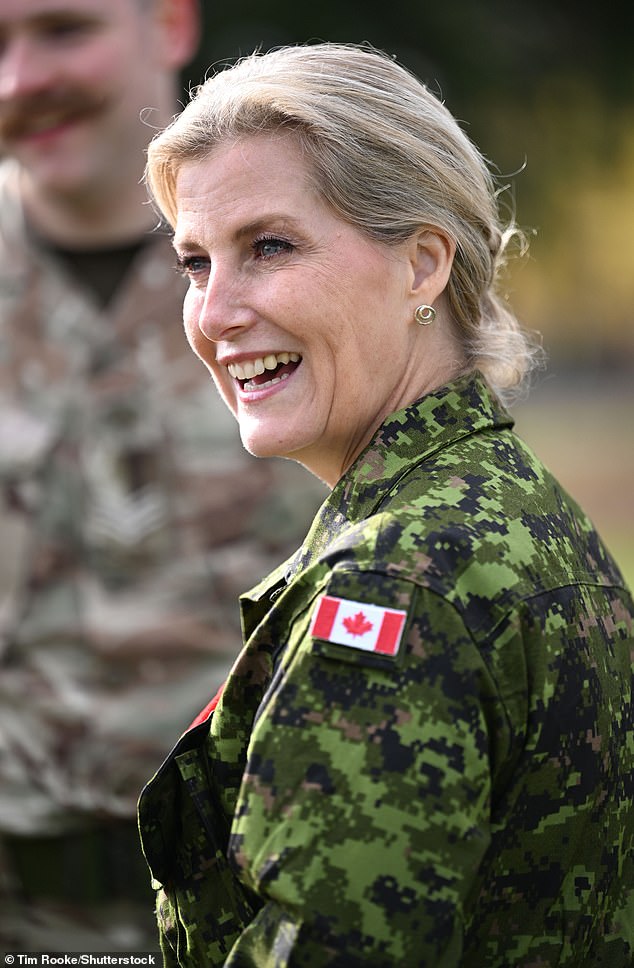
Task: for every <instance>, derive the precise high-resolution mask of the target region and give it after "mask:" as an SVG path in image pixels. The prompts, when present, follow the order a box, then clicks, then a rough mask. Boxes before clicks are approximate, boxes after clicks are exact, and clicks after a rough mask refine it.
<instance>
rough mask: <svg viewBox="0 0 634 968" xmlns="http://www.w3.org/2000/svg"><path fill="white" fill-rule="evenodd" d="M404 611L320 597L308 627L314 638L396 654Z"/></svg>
mask: <svg viewBox="0 0 634 968" xmlns="http://www.w3.org/2000/svg"><path fill="white" fill-rule="evenodd" d="M406 617H407V612H403V611H401V610H400V609H395V608H382V607H381V606H380V605H367V604H366V603H365V602H355V601H353V600H352V599H350V598H335V597H334V596H333V595H322V597H321V598H320V599H319V601H318V602H317V607H316V609H315V614H314V615H313V620H312V623H311V626H310V634H311V635H312V637H313V638H315V639H325V640H326V641H327V642H336V643H337V645H348V646H350V647H351V648H353V649H362V650H363V651H364V652H375V653H377V655H396V654H397V653H398V649H399V646H400V644H401V635H402V634H403V626H404V625H405V619H406Z"/></svg>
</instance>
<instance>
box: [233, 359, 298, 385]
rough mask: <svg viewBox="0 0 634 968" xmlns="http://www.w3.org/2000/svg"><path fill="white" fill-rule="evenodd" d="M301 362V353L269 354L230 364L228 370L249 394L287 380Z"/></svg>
mask: <svg viewBox="0 0 634 968" xmlns="http://www.w3.org/2000/svg"><path fill="white" fill-rule="evenodd" d="M300 360H301V356H300V355H299V353H269V354H268V355H267V356H258V357H256V358H255V359H253V360H246V361H245V362H244V363H229V365H228V367H227V370H228V371H229V375H230V376H231V377H232V378H233V379H234V380H237V381H238V382H239V383H240V384H241V386H242V389H243V390H245V391H247V392H249V391H253V390H262V389H263V388H265V387H270V386H273V385H274V384H276V383H280V382H281V381H282V380H287V379H288V378H289V376H290V375H291V373H292V372H293V370H295V369H296V368H297V365H298V364H299V362H300ZM269 374H271V375H270V376H269Z"/></svg>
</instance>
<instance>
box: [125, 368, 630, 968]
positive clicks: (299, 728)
mask: <svg viewBox="0 0 634 968" xmlns="http://www.w3.org/2000/svg"><path fill="white" fill-rule="evenodd" d="M511 428H512V421H511V420H510V418H509V417H508V414H506V413H505V411H504V410H502V409H501V408H500V406H499V405H498V404H497V403H496V401H495V399H494V398H493V396H492V395H491V393H490V391H489V390H488V389H487V387H486V385H485V384H484V382H483V381H482V380H481V379H480V378H479V377H478V376H474V377H469V378H465V379H462V380H460V381H458V382H456V383H454V384H452V385H450V386H448V387H446V388H444V389H442V390H440V391H438V392H436V393H434V394H432V395H429V396H427V397H425V398H423V399H422V400H420V401H419V402H418V403H416V404H414V405H412V406H411V407H408V408H407V409H404V410H402V411H400V412H398V413H396V414H393V415H392V416H391V417H390V418H389V419H388V420H387V421H386V423H385V424H384V425H383V426H382V427H381V429H380V430H379V431H378V433H377V435H376V436H375V438H374V440H373V441H372V442H371V444H370V445H369V446H368V448H367V449H366V450H365V452H364V453H363V454H362V455H361V456H360V457H359V458H358V459H357V461H356V463H355V464H354V466H353V467H352V468H351V469H350V470H349V471H348V472H347V473H346V475H345V476H344V477H343V478H342V479H341V481H340V482H339V483H338V484H337V486H336V487H335V488H334V490H333V492H332V494H331V495H330V496H329V498H328V499H327V500H326V502H325V504H324V505H323V507H322V509H321V511H320V512H319V514H318V516H317V518H316V520H315V522H314V525H313V527H312V529H311V531H310V533H309V535H308V537H307V538H306V541H305V543H304V545H303V547H302V549H301V550H300V552H299V553H298V555H297V556H296V557H295V559H294V560H292V561H290V562H289V563H287V564H286V566H282V567H281V568H280V569H278V570H277V571H276V572H274V573H273V575H272V576H270V577H269V578H268V579H267V580H266V581H264V582H263V583H261V584H260V585H259V586H257V587H256V588H255V589H254V590H253V591H252V592H251V593H250V594H249V595H247V596H245V597H244V599H243V602H242V606H243V631H244V636H245V643H246V644H245V646H244V649H243V651H242V653H241V654H240V656H239V657H238V659H237V661H236V662H235V664H234V666H233V668H232V670H231V673H230V675H229V677H228V679H227V682H226V685H225V688H224V691H223V692H222V695H221V697H220V699H219V701H218V705H217V706H216V708H215V711H213V712H211V708H212V706H213V703H212V704H210V707H209V709H208V710H206V711H204V712H203V713H202V714H201V716H200V717H199V720H198V721H197V723H196V724H195V725H194V726H193V727H192V728H191V729H190V730H189V731H187V732H186V733H185V734H184V735H183V737H182V738H181V740H180V741H179V743H178V744H177V746H176V748H175V749H174V751H173V753H172V755H171V756H170V757H169V758H168V760H167V761H166V762H165V764H164V765H163V767H162V768H161V770H160V771H159V772H158V774H157V775H156V776H155V777H154V778H153V780H152V781H150V783H149V784H148V786H147V787H146V789H145V791H144V793H143V795H142V797H141V801H140V806H139V819H140V828H141V835H142V841H143V848H144V852H145V855H146V858H147V860H148V862H149V865H150V868H151V870H152V874H153V878H154V883H155V886H156V888H157V890H158V904H157V911H158V919H159V928H160V935H161V943H162V947H163V951H164V956H165V963H166V964H167V965H182V966H197V968H200V966H207V965H226V966H230V968H273V966H275V968H283V966H289V968H296V966H306V968H308V966H310V968H316V966H321V965H334V966H339V968H354V966H357V965H359V966H362V965H368V966H375V968H378V966H381V968H394V966H405V968H409V966H429V968H449V966H469V968H503V966H504V968H529V966H531V968H533V966H555V965H556V966H569V968H591V966H592V968H626V966H630V965H631V964H632V955H633V952H634V891H633V887H634V883H633V881H634V860H633V849H634V845H633V838H634V817H633V813H632V810H633V808H632V800H633V793H634V780H633V777H634V772H633V766H634V727H633V722H632V654H633V653H632V649H633V644H634V642H633V637H632V614H633V605H632V600H631V596H630V594H629V593H628V591H627V589H626V588H625V587H624V584H623V579H622V577H621V575H620V574H619V571H618V569H617V567H616V566H615V564H614V562H613V561H612V559H611V558H610V556H609V554H608V553H607V551H606V549H605V548H604V546H603V545H602V544H601V542H600V540H599V538H598V536H597V534H596V532H595V531H594V530H593V528H592V526H591V524H590V522H589V521H588V520H587V518H586V517H585V516H584V515H583V513H582V512H581V511H580V509H579V508H578V507H577V506H576V505H575V504H574V503H573V502H572V501H571V499H570V498H569V497H568V496H567V495H566V494H565V493H564V492H563V491H562V489H561V488H560V486H559V485H558V484H557V482H556V481H555V480H553V478H552V476H551V475H550V474H549V473H548V472H547V471H546V470H545V469H544V467H543V466H542V465H541V464H540V462H539V461H538V460H537V459H536V458H535V457H534V456H533V454H532V453H531V452H530V451H529V450H528V449H527V447H526V446H525V445H524V444H523V443H522V442H521V440H519V439H518V438H517V437H516V436H515V434H514V433H513V431H512V429H511Z"/></svg>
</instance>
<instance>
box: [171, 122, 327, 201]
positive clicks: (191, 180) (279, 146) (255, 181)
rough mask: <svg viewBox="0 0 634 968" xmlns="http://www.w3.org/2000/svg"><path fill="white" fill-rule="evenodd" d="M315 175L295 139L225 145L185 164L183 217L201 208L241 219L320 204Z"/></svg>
mask: <svg viewBox="0 0 634 968" xmlns="http://www.w3.org/2000/svg"><path fill="white" fill-rule="evenodd" d="M311 175H312V172H311V169H310V167H309V165H308V164H307V161H306V159H305V157H304V156H303V154H302V151H301V148H300V147H299V145H298V144H297V142H296V140H295V139H294V138H293V136H292V135H288V134H284V135H277V134H273V135H269V134H256V135H249V136H246V137H244V138H240V139H238V140H236V141H230V142H225V143H221V144H219V145H217V146H215V147H214V148H213V149H211V150H210V151H209V152H208V154H206V155H204V156H203V157H202V158H200V159H194V158H192V159H191V160H189V159H188V160H185V161H183V162H181V164H180V166H179V168H178V173H177V176H176V192H175V195H176V198H175V201H176V203H177V206H178V208H179V210H180V211H179V215H181V214H182V212H183V210H185V211H189V212H190V213H191V212H192V207H191V206H192V205H193V207H194V210H196V209H202V210H206V211H208V212H213V213H214V214H215V213H222V215H223V217H227V216H236V217H237V218H240V217H241V216H242V214H243V212H244V211H245V210H247V211H251V210H253V209H254V207H255V208H258V209H260V208H262V207H264V208H266V207H268V206H269V205H270V203H271V200H272V199H274V198H275V199H280V200H281V201H283V202H284V203H285V204H286V205H289V206H290V205H300V206H301V205H303V204H315V201H316V193H315V191H314V185H313V179H312V177H311Z"/></svg>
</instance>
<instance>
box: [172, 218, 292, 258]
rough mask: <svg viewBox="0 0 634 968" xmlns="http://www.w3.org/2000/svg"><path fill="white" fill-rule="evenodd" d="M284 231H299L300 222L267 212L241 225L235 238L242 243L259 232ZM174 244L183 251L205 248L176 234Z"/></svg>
mask: <svg viewBox="0 0 634 968" xmlns="http://www.w3.org/2000/svg"><path fill="white" fill-rule="evenodd" d="M284 230H286V231H292V232H297V231H299V221H298V220H297V219H296V218H294V217H293V216H292V215H289V214H288V213H287V212H267V213H266V214H265V215H258V217H257V218H254V219H253V220H252V221H250V222H245V223H244V225H240V226H239V227H238V228H237V229H236V230H235V232H234V238H235V239H237V240H238V241H241V240H242V239H244V238H249V237H250V236H252V235H257V233H258V232H263V231H267V232H271V231H284ZM172 244H173V245H174V247H175V248H178V249H181V250H182V251H193V250H194V249H200V248H205V246H203V245H202V243H200V242H197V241H196V239H188V238H187V237H186V236H185V237H183V238H182V239H179V237H178V235H177V234H176V233H175V234H174V237H173V239H172Z"/></svg>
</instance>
